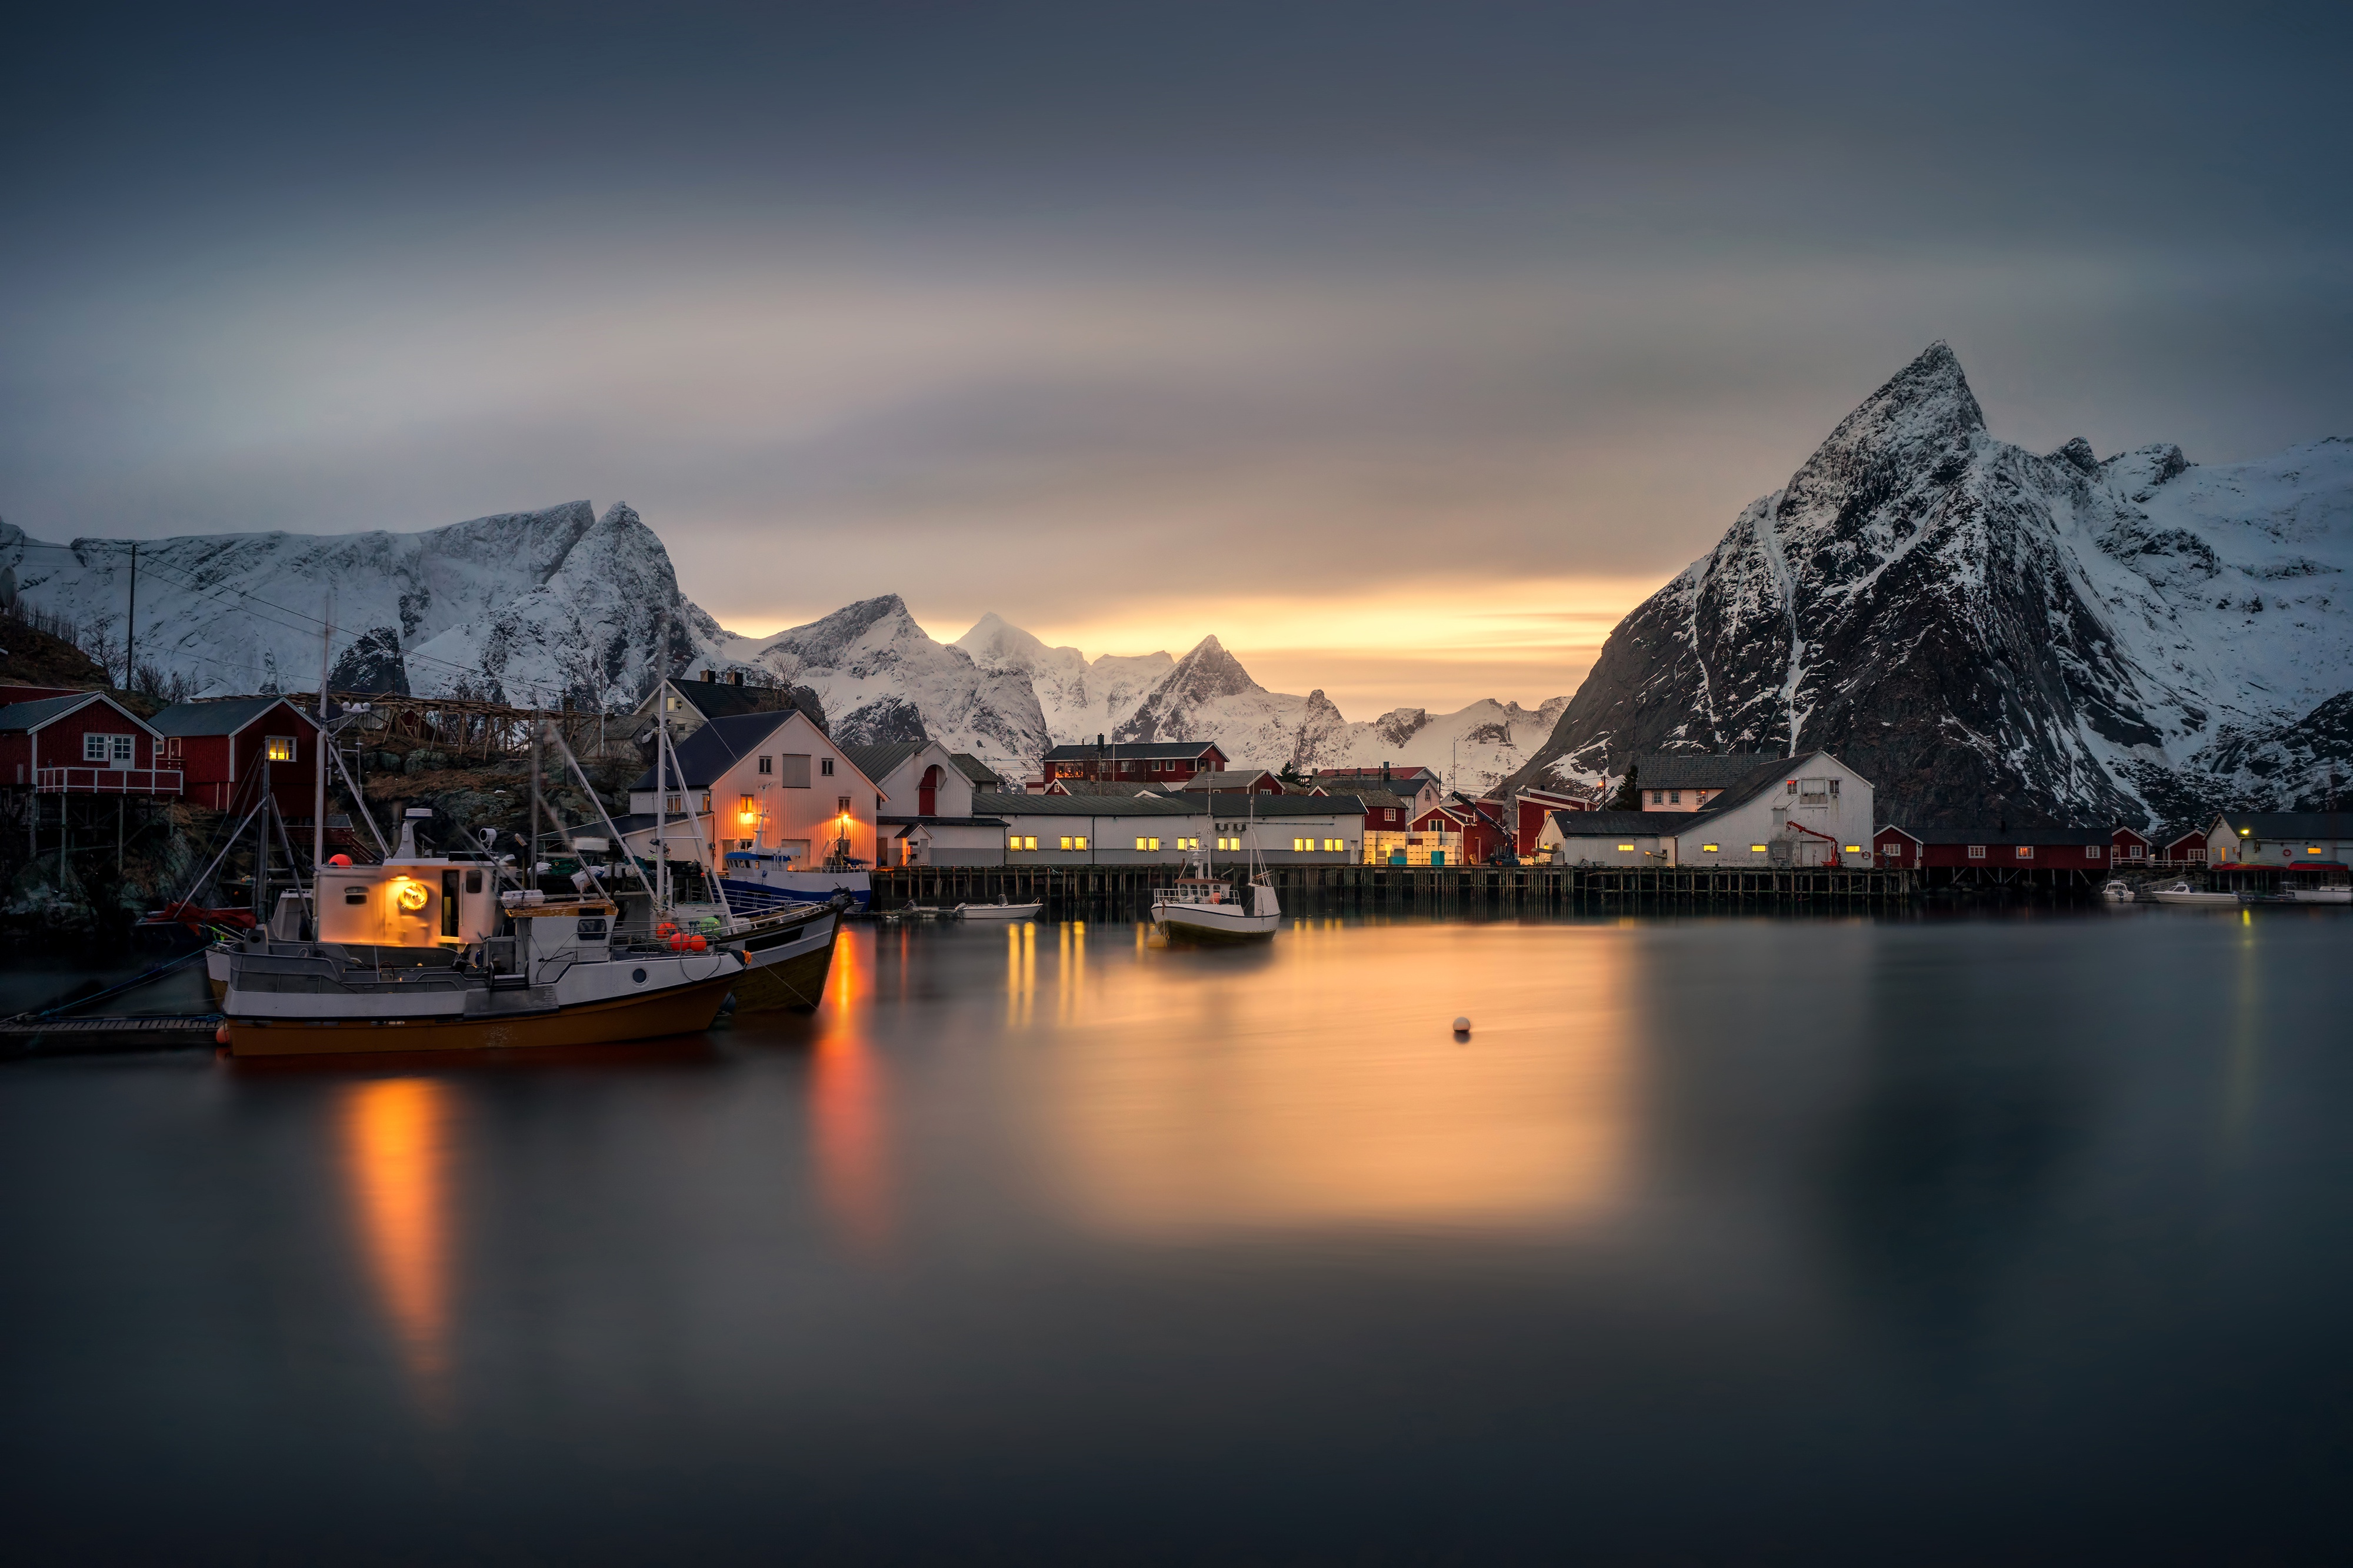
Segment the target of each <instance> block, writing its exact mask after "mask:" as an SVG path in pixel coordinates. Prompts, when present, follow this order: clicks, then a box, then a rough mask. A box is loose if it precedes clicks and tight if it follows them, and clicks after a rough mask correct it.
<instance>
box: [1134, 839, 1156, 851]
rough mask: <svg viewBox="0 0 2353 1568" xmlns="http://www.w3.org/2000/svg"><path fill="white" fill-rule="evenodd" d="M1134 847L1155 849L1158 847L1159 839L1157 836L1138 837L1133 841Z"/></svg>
mask: <svg viewBox="0 0 2353 1568" xmlns="http://www.w3.org/2000/svg"><path fill="white" fill-rule="evenodd" d="M1135 847H1137V848H1138V849H1147V850H1148V849H1157V848H1159V847H1160V840H1158V839H1157V838H1139V839H1137V840H1136V841H1135Z"/></svg>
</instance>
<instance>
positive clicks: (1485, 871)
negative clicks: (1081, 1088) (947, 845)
mask: <svg viewBox="0 0 2353 1568" xmlns="http://www.w3.org/2000/svg"><path fill="white" fill-rule="evenodd" d="M1181 874H1182V872H1181V868H1178V867H1175V866H1117V867H1092V866H1035V867H1031V866H1006V867H996V866H913V867H903V868H886V869H883V870H878V871H876V872H875V873H874V874H873V884H874V908H875V910H877V911H878V912H888V911H890V910H896V909H900V908H902V907H903V906H905V905H908V904H928V905H950V904H957V903H966V902H969V903H994V902H995V901H996V900H997V899H998V898H999V897H1000V896H1002V897H1004V898H1006V899H1008V900H1011V901H1012V902H1015V903H1030V902H1039V903H1042V904H1044V905H1045V906H1046V913H1047V914H1048V916H1049V917H1050V918H1054V919H1064V918H1069V917H1072V916H1085V915H1095V916H1098V917H1103V918H1127V919H1136V918H1141V917H1142V916H1143V915H1144V914H1145V912H1146V911H1147V910H1149V909H1150V907H1151V903H1152V894H1153V890H1154V889H1156V888H1165V887H1167V886H1168V885H1169V884H1171V883H1172V882H1174V881H1175V880H1176V878H1177V877H1178V876H1179V875H1181ZM1267 875H1268V877H1269V879H1271V881H1272V882H1273V883H1274V886H1275V890H1276V891H1277V892H1278V893H1280V894H1281V895H1282V901H1283V908H1284V909H1285V910H1287V911H1289V912H1291V913H1293V914H1304V913H1309V912H1334V911H1350V912H1364V913H1392V914H1395V913H1409V912H1419V913H1431V914H1437V913H1444V914H1457V913H1476V912H1482V911H1493V912H1503V911H1506V910H1570V909H1588V908H1595V907H1607V906H1608V905H1609V904H1612V903H1618V902H1624V901H1631V900H1646V901H1654V902H1655V901H1673V902H1683V903H1690V904H1701V905H1717V906H1728V907H1733V908H1740V907H1765V906H1770V905H1813V904H1832V905H1885V904H1894V903H1900V902H1902V901H1904V900H1908V899H1911V898H1912V897H1914V896H1915V894H1916V893H1917V892H1918V891H1919V890H1920V884H1919V881H1918V874H1917V873H1916V872H1914V871H1908V870H1862V869H1852V870H1849V869H1829V868H1814V869H1805V870H1767V869H1757V870H1722V869H1714V868H1701V867H1645V868H1640V869H1625V870H1620V869H1617V868H1602V867H1586V866H1459V867H1457V866H1450V867H1443V868H1433V867H1426V866H1413V867H1404V866H1271V867H1269V868H1267Z"/></svg>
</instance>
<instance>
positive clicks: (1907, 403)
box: [1775, 339, 1986, 531]
mask: <svg viewBox="0 0 2353 1568" xmlns="http://www.w3.org/2000/svg"><path fill="white" fill-rule="evenodd" d="M1985 427H1986V421H1985V411H1984V410H1983V409H1981V408H1979V407H1978V400H1977V395H1976V394H1974V393H1972V392H1971V391H1970V390H1969V382H1968V376H1966V375H1964V374H1961V362H1960V359H1959V358H1958V356H1957V355H1956V354H1955V353H1953V351H1952V349H1951V348H1950V347H1949V346H1948V345H1947V344H1946V343H1945V342H1943V341H1942V340H1941V339H1940V340H1938V341H1937V342H1933V343H1930V344H1929V345H1928V346H1927V348H1926V349H1925V350H1923V351H1921V353H1920V357H1919V358H1917V359H1915V360H1914V361H1913V362H1912V363H1910V364H1908V365H1905V367H1904V368H1903V369H1902V370H1901V371H1898V372H1897V373H1896V374H1894V376H1893V377H1891V378H1890V379H1889V381H1888V382H1887V384H1885V385H1884V386H1882V387H1881V388H1880V389H1879V390H1878V391H1876V392H1874V393H1873V394H1872V395H1870V396H1869V397H1867V398H1865V399H1863V401H1862V405H1861V406H1860V407H1858V408H1856V409H1855V411H1854V412H1853V413H1852V414H1850V415H1848V416H1846V417H1845V418H1844V419H1841V420H1840V421H1839V424H1838V428H1837V429H1835V430H1833V431H1831V435H1830V439H1828V440H1826V441H1824V442H1823V443H1822V444H1821V445H1820V447H1816V448H1815V449H1814V454H1813V456H1812V457H1810V458H1807V459H1806V462H1805V466H1804V467H1802V468H1799V470H1798V471H1797V472H1796V473H1795V474H1792V475H1791V476H1790V477H1789V482H1788V486H1787V487H1786V488H1785V489H1783V490H1782V492H1781V499H1780V502H1779V504H1778V506H1777V507H1776V508H1775V511H1776V513H1777V514H1778V516H1780V517H1784V518H1789V517H1796V516H1799V515H1800V514H1802V513H1809V512H1810V513H1818V514H1820V513H1827V514H1830V515H1831V517H1832V518H1833V519H1834V526H1835V527H1837V528H1838V529H1839V530H1840V531H1844V530H1845V529H1847V528H1849V527H1851V526H1852V525H1853V524H1854V523H1856V522H1857V521H1861V520H1862V518H1863V517H1864V516H1866V515H1867V514H1868V513H1869V512H1870V510H1872V509H1873V508H1874V507H1876V506H1877V505H1879V503H1880V502H1882V501H1883V500H1885V499H1886V498H1887V495H1888V494H1889V492H1890V491H1892V490H1893V489H1895V488H1897V487H1899V486H1900V485H1901V484H1902V483H1903V482H1904V481H1905V479H1909V478H1912V477H1914V476H1918V475H1925V474H1929V473H1933V472H1938V471H1944V472H1946V473H1947V474H1948V475H1950V476H1955V477H1957V474H1958V472H1959V469H1960V466H1961V465H1963V464H1965V463H1967V462H1968V455H1969V449H1970V447H1971V445H1972V444H1973V443H1974V442H1975V441H1976V439H1977V438H1978V437H1980V436H1982V435H1984V433H1985Z"/></svg>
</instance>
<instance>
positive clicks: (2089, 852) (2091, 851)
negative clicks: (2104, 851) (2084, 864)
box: [2084, 844, 2100, 860]
mask: <svg viewBox="0 0 2353 1568" xmlns="http://www.w3.org/2000/svg"><path fill="white" fill-rule="evenodd" d="M2098 858H2100V847H2099V846H2098V845H2096V844H2086V845H2085V846H2084V859H2086V860H2096V859H2098Z"/></svg>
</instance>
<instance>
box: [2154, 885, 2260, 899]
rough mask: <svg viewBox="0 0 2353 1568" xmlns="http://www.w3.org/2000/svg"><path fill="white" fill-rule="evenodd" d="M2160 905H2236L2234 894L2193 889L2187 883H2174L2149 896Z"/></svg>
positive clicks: (2237, 897)
mask: <svg viewBox="0 0 2353 1568" xmlns="http://www.w3.org/2000/svg"><path fill="white" fill-rule="evenodd" d="M2149 896H2150V897H2151V898H2154V899H2155V900H2157V901H2158V903H2160V904H2236V903H2238V902H2239V901H2240V900H2239V895H2238V894H2236V893H2222V892H2216V891H2214V890H2213V889H2208V888H2193V887H2191V886H2190V885H2189V883H2188V882H2176V883H2174V884H2173V886H2171V887H2170V888H2159V889H2157V891H2156V892H2154V893H2152V894H2150V895H2149Z"/></svg>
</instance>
